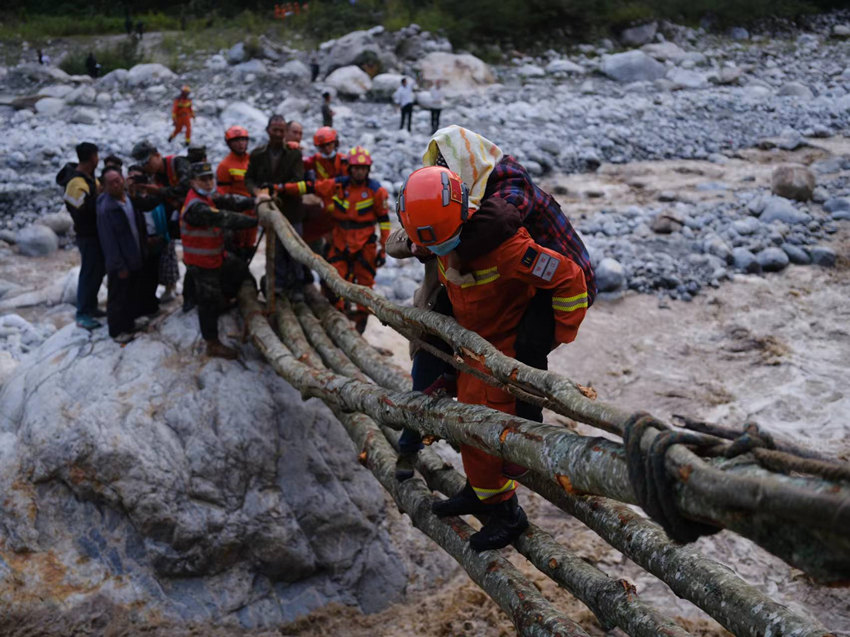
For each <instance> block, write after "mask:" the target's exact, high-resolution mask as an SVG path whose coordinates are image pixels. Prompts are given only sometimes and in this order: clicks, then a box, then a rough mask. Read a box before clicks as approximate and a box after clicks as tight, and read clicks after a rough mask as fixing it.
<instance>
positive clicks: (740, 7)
mask: <svg viewBox="0 0 850 637" xmlns="http://www.w3.org/2000/svg"><path fill="white" fill-rule="evenodd" d="M280 4H284V3H280ZM845 4H846V2H845V0H747V1H746V2H741V1H740V0H464V2H457V1H456V0H356V1H355V2H354V3H353V4H352V3H351V2H350V1H349V0H311V1H310V2H309V11H307V12H302V13H301V14H300V15H297V16H290V17H289V18H287V19H286V20H283V21H282V20H275V19H274V5H275V2H274V1H272V0H242V1H241V2H239V3H232V4H224V3H219V2H214V1H213V0H189V2H186V3H175V2H172V1H168V2H167V1H165V0H137V1H136V2H134V3H133V5H132V11H133V13H132V14H131V15H130V18H131V20H132V22H133V23H134V24H135V23H136V22H137V21H140V22H143V23H144V28H145V30H146V31H155V30H156V31H160V30H181V31H185V32H187V33H188V34H197V33H199V32H205V31H209V30H216V31H220V30H222V29H225V30H228V31H229V30H233V31H234V35H237V33H238V34H240V35H241V36H242V37H244V36H245V35H246V34H249V35H250V34H255V35H256V34H260V33H273V34H276V35H279V36H282V37H284V39H287V38H292V37H293V36H294V35H296V34H298V36H299V39H304V40H308V41H310V42H318V41H322V40H326V39H328V38H332V37H335V36H338V35H341V34H343V33H347V32H349V31H352V30H354V29H359V28H368V27H371V26H374V25H376V24H383V25H384V26H386V27H387V28H388V29H398V28H400V27H402V26H405V25H407V24H410V23H411V22H416V23H418V24H419V25H421V26H422V27H423V28H424V29H428V30H430V31H435V32H440V33H443V34H445V35H446V36H447V37H449V39H451V40H452V43H453V44H454V45H455V46H456V47H461V48H463V47H465V46H467V45H481V44H490V43H496V42H498V43H510V44H512V45H513V46H514V47H516V48H519V49H528V48H532V47H533V46H535V45H539V44H540V43H541V42H545V41H547V40H554V39H561V40H563V39H568V40H572V41H585V40H589V39H591V38H593V37H597V36H601V35H605V34H608V33H613V32H616V31H617V30H619V29H621V28H623V27H625V26H628V25H629V24H632V23H635V22H639V21H645V20H647V19H654V18H667V19H670V20H673V21H676V22H679V23H684V24H697V23H698V22H699V21H700V20H701V19H703V18H705V17H710V18H711V20H712V23H713V24H715V25H716V26H717V27H719V28H723V27H726V26H730V25H741V26H746V25H747V24H749V23H751V22H753V21H755V20H759V19H762V18H767V17H778V18H795V17H799V16H801V15H805V14H809V13H813V12H817V11H825V10H829V9H833V8H839V7H842V6H845ZM126 17H127V14H125V12H124V9H123V7H122V5H118V4H116V3H113V2H107V1H106V0H90V2H88V3H85V4H80V3H70V2H61V1H60V2H52V1H51V0H21V1H20V2H18V3H16V6H15V7H14V8H12V9H11V10H7V12H5V13H4V15H3V17H2V19H0V38H2V39H4V40H7V41H8V40H24V39H26V40H30V41H35V42H38V41H41V40H44V39H46V38H54V37H64V36H73V35H94V34H110V33H123V32H124V30H125V20H126Z"/></svg>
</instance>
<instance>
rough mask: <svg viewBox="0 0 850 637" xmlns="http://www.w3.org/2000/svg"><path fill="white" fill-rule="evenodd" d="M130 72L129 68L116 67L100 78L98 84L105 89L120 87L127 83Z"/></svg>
mask: <svg viewBox="0 0 850 637" xmlns="http://www.w3.org/2000/svg"><path fill="white" fill-rule="evenodd" d="M129 75H130V72H129V71H128V70H127V69H115V70H114V71H110V72H109V73H107V74H106V75H104V76H103V77H101V78H98V80H97V85H98V86H99V87H102V88H104V89H113V88H120V87H122V86H124V84H126V83H127V77H128V76H129Z"/></svg>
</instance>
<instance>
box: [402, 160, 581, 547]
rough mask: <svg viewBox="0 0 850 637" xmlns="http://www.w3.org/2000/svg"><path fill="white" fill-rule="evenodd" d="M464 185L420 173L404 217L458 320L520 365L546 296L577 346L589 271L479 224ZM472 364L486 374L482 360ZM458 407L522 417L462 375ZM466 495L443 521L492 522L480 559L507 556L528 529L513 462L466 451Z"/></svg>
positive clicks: (516, 231)
mask: <svg viewBox="0 0 850 637" xmlns="http://www.w3.org/2000/svg"><path fill="white" fill-rule="evenodd" d="M469 202H470V191H469V188H467V186H466V184H464V183H463V182H462V181H461V178H460V176H458V175H457V174H456V173H454V172H452V171H451V170H449V169H448V168H445V167H443V166H428V167H425V168H420V169H419V170H417V171H415V172H413V173H412V174H411V175H410V176H409V177H408V178H407V181H406V182H405V184H404V186H403V188H402V192H401V194H400V196H399V199H398V215H399V220H400V221H401V224H402V226H404V229H405V231H406V232H407V236H408V237H409V238H410V240H411V242H412V243H414V244H416V245H417V246H419V247H420V248H426V249H427V250H429V251H430V252H432V253H434V254H435V255H436V262H437V271H438V276H439V280H440V282H441V283H442V284H443V285H444V286H445V288H446V292H447V294H448V297H449V300H450V301H451V306H452V312H453V314H454V317H455V320H457V322H458V323H459V324H460V325H461V326H463V327H465V328H466V329H468V330H471V331H473V332H477V333H478V334H479V335H480V336H482V337H483V338H485V339H487V340H488V341H490V343H491V344H492V345H493V346H494V347H496V348H497V349H498V350H499V351H501V352H502V353H503V354H505V355H507V356H511V357H513V356H514V354H515V353H516V350H515V345H516V340H517V329H518V327H519V325H520V322H521V321H522V318H523V315H524V314H525V312H526V310H527V309H528V307H529V305H530V304H531V302H532V300H533V299H534V298H535V296H536V295H537V292H538V290H546V291H548V292H551V296H550V297H548V298H549V300H550V303H551V307H552V311H553V315H554V321H555V329H554V334H553V341H554V344H555V345H557V344H558V343H569V342H571V341H573V340H574V339H575V337H576V334H577V332H578V328H579V325H580V324H581V322H582V320H583V319H584V316H585V313H586V310H587V307H588V290H587V284H586V282H585V277H584V272H583V271H582V269H581V267H579V265H578V264H577V263H576V262H575V261H573V260H572V259H570V258H568V257H567V256H565V255H562V254H559V253H558V252H556V251H554V250H551V249H549V248H546V247H543V246H542V245H540V244H539V243H537V242H535V241H534V240H533V239H532V238H531V235H530V234H529V232H528V230H527V229H526V228H524V227H522V226H521V225H520V223H519V217H518V216H517V217H516V219H515V221H514V223H503V224H499V225H498V227H493V226H494V224H492V223H491V224H488V225H487V226H481V225H480V224H478V225H473V224H472V220H473V219H475V216H476V215H477V214H478V210H476V209H475V208H472V207H470V203H469ZM466 362H467V364H469V365H471V366H473V367H476V368H479V369H482V370H485V368H484V366H483V365H482V364H481V363H479V362H478V361H476V360H474V359H468V360H467V361H466ZM457 397H458V400H459V401H461V402H464V403H468V404H474V405H486V406H488V407H491V408H493V409H498V410H499V411H503V412H505V413H509V414H516V400H515V398H514V397H513V396H512V395H511V394H510V393H508V392H505V391H503V390H501V389H498V388H494V387H491V386H490V385H488V384H487V383H485V382H483V381H482V380H479V379H478V378H476V377H475V376H471V375H469V374H465V373H463V372H461V373H460V374H459V375H458V380H457ZM461 457H462V459H463V466H464V470H465V471H466V475H467V484H466V486H465V487H464V488H463V489H462V490H461V491H460V492H459V493H457V494H456V495H454V496H453V497H451V498H449V499H447V500H442V501H438V502H435V503H434V504H433V505H432V511H433V512H434V513H435V514H436V515H438V516H441V517H444V516H452V515H467V514H484V515H489V519H488V520H487V522H486V523H485V524H484V526H483V527H482V529H481V530H480V531H479V532H477V533H475V534H473V535H472V536H471V537H470V546H471V547H472V549H473V550H476V551H482V550H489V549H498V548H502V547H504V546H507V545H508V544H510V543H511V542H513V541H514V540H515V539H516V538H517V537H519V535H520V534H521V533H522V532H523V531H524V530H525V529H526V528H528V520H527V518H526V515H525V512H524V511H523V510H522V507H520V506H519V503H518V500H517V497H516V493H515V491H516V488H517V484H516V482H515V481H514V480H513V479H512V478H511V477H509V476H507V475H505V473H504V472H505V464H506V463H505V462H504V461H503V460H502V459H501V458H499V457H497V456H492V455H490V454H487V453H485V452H483V451H481V450H480V449H477V448H475V447H472V446H470V445H461Z"/></svg>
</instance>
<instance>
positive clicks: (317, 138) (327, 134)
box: [313, 126, 337, 146]
mask: <svg viewBox="0 0 850 637" xmlns="http://www.w3.org/2000/svg"><path fill="white" fill-rule="evenodd" d="M336 140H337V139H336V131H335V130H334V129H333V128H331V127H330V126H322V127H321V128H320V129H319V130H317V131H316V134H315V135H313V143H314V144H315V145H316V146H324V145H325V144H330V143H331V142H335V141H336Z"/></svg>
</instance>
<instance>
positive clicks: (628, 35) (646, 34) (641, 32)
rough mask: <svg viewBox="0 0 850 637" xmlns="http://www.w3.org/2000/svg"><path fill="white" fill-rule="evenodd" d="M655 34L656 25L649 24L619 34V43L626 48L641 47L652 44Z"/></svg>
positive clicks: (630, 28) (653, 23)
mask: <svg viewBox="0 0 850 637" xmlns="http://www.w3.org/2000/svg"><path fill="white" fill-rule="evenodd" d="M656 33H658V23H657V22H649V23H647V24H641V25H640V26H636V27H629V28H628V29H625V30H623V32H622V33H621V34H620V42H622V43H623V44H625V45H626V46H641V45H643V44H646V43H648V42H652V39H653V38H654V37H655V34H656Z"/></svg>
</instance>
